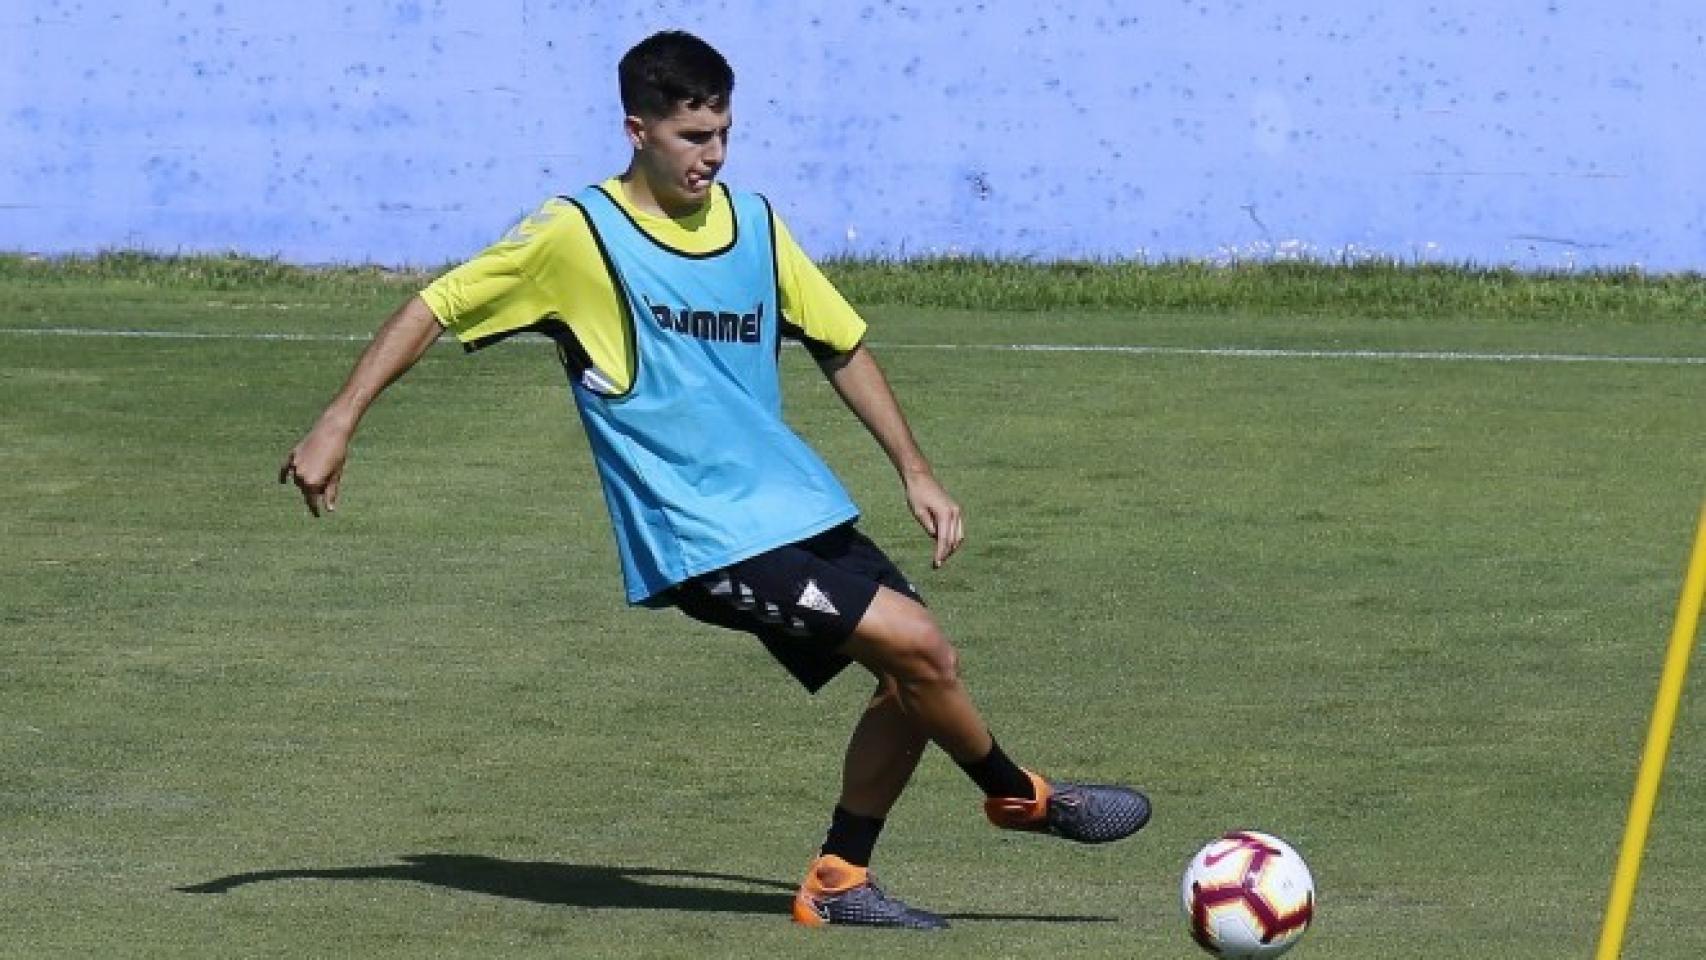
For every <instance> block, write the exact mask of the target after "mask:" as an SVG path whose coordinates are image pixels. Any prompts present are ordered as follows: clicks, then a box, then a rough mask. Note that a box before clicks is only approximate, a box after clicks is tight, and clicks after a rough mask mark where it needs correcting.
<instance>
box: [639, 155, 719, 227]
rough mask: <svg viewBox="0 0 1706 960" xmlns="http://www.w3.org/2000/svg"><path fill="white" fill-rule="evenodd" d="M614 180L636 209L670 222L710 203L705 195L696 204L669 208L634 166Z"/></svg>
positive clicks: (696, 211)
mask: <svg viewBox="0 0 1706 960" xmlns="http://www.w3.org/2000/svg"><path fill="white" fill-rule="evenodd" d="M616 179H617V180H618V181H619V182H620V183H621V184H622V192H623V193H624V194H625V195H626V196H627V197H628V202H629V203H631V204H633V205H634V207H635V208H636V209H638V210H640V211H643V212H645V213H650V214H653V215H656V216H660V217H668V218H670V219H671V220H680V219H683V218H685V217H690V216H692V215H693V214H695V213H698V212H699V211H700V209H701V208H703V207H704V206H705V204H707V203H709V202H710V197H709V195H707V196H706V198H705V199H704V200H701V201H698V202H694V203H687V204H684V205H680V206H670V205H668V204H666V203H665V202H664V200H663V199H662V197H660V196H659V195H658V191H657V190H654V189H653V188H652V184H651V181H650V180H648V179H646V175H645V174H644V173H643V172H641V171H640V169H639V167H638V166H637V165H634V164H629V166H628V169H627V171H626V172H625V173H623V174H622V175H621V176H620V177H617V178H616Z"/></svg>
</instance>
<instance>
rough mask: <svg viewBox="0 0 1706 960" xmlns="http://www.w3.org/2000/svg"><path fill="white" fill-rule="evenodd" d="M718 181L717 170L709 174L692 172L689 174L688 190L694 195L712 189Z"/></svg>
mask: <svg viewBox="0 0 1706 960" xmlns="http://www.w3.org/2000/svg"><path fill="white" fill-rule="evenodd" d="M716 179H717V172H716V171H715V170H713V171H711V172H709V173H699V172H696V171H690V172H689V173H688V174H687V189H689V190H691V191H693V192H694V193H698V192H699V191H701V190H704V189H707V188H708V187H710V186H711V184H712V183H714V182H716Z"/></svg>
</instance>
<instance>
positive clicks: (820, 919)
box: [794, 854, 948, 930]
mask: <svg viewBox="0 0 1706 960" xmlns="http://www.w3.org/2000/svg"><path fill="white" fill-rule="evenodd" d="M794 922H795V923H799V924H804V925H805V926H808V927H828V926H837V927H840V926H847V927H900V928H903V929H907V930H941V929H944V928H945V927H947V925H948V921H947V920H945V919H943V918H941V917H939V916H937V915H936V914H934V913H927V912H925V911H923V910H918V909H915V908H913V907H909V906H907V905H906V904H904V903H902V902H901V901H899V900H896V899H895V898H893V897H891V896H889V895H888V894H886V893H884V892H883V891H882V888H881V887H878V886H877V882H876V879H875V878H873V877H872V876H871V872H870V871H869V870H867V869H866V868H864V867H858V866H854V865H853V864H851V863H848V862H847V861H845V860H843V859H841V858H840V857H837V856H834V855H832V854H824V855H822V856H820V857H818V858H817V859H816V860H813V861H812V865H811V867H810V869H808V870H807V871H806V879H805V882H804V883H802V884H800V891H799V892H798V893H796V894H794Z"/></svg>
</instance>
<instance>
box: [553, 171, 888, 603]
mask: <svg viewBox="0 0 1706 960" xmlns="http://www.w3.org/2000/svg"><path fill="white" fill-rule="evenodd" d="M723 189H725V190H726V189H727V188H723ZM728 197H729V202H730V204H731V206H732V207H733V214H734V238H733V240H732V241H731V242H730V244H729V245H728V246H727V247H725V248H723V249H722V250H718V251H715V252H712V253H708V254H689V253H682V252H680V251H678V250H675V249H673V248H671V247H668V246H665V245H664V244H662V243H660V242H659V241H657V240H656V239H654V238H653V237H652V236H651V235H650V234H648V233H646V232H645V231H644V230H642V229H641V228H640V227H639V225H638V224H636V223H635V222H634V221H633V220H632V219H631V218H630V217H629V216H628V214H627V213H626V212H625V211H624V210H623V209H622V208H621V207H619V206H618V205H617V204H616V201H615V200H613V199H612V198H611V197H610V196H609V195H607V194H606V193H605V192H604V191H603V190H602V189H601V188H599V187H588V188H586V189H585V190H583V191H581V192H580V193H579V194H578V195H577V196H575V197H573V198H572V200H573V202H574V203H575V204H576V205H577V206H578V207H580V208H581V210H582V211H583V212H584V213H585V214H586V218H587V222H588V223H589V224H591V226H592V231H593V236H594V237H595V239H597V241H598V244H599V248H600V250H601V252H602V253H603V254H604V258H605V266H606V267H607V268H608V269H609V271H610V276H611V280H612V282H613V283H614V285H615V287H616V290H617V292H618V295H619V296H620V297H621V298H622V299H623V300H624V301H625V306H626V309H627V314H628V318H627V319H628V325H629V329H630V331H631V332H630V336H631V337H632V338H633V346H634V349H633V351H632V356H633V357H634V358H635V359H634V362H635V365H636V366H635V371H634V376H633V380H632V386H631V387H630V389H629V390H628V392H626V393H622V394H610V393H604V392H600V391H597V390H595V389H593V388H592V387H590V386H588V384H587V383H585V382H582V380H581V379H579V378H576V377H573V376H571V377H570V383H571V384H572V385H573V392H574V397H575V405H576V407H577V408H578V409H579V410H580V415H581V421H582V422H583V423H584V424H585V425H586V432H587V437H588V440H589V442H590V444H591V447H592V453H593V459H594V461H595V462H596V463H597V465H598V474H599V479H600V481H601V483H602V485H603V488H604V501H605V505H606V506H608V507H609V509H610V520H611V524H612V526H613V527H614V529H615V533H616V548H617V552H618V553H619V555H620V557H621V561H622V579H623V582H624V584H625V585H626V588H627V595H628V602H629V603H641V602H644V601H645V600H647V599H649V598H652V597H654V596H655V595H656V594H658V593H659V592H660V591H663V590H665V589H667V588H669V587H670V586H673V585H674V584H677V583H680V582H681V581H683V580H686V579H687V578H689V577H692V576H696V575H698V574H701V573H707V572H710V571H712V570H716V569H718V568H720V567H725V566H727V565H729V564H731V563H734V562H735V561H737V560H742V559H745V558H747V557H750V556H753V555H755V554H759V553H763V552H764V551H766V550H770V549H773V548H775V547H779V546H782V545H784V544H788V543H793V542H795V541H797V540H803V539H805V538H806V537H810V536H812V535H814V534H817V533H821V532H822V531H824V530H827V529H829V528H831V527H834V526H836V525H838V524H841V523H845V522H846V521H848V520H851V519H854V518H855V517H857V516H858V515H859V510H858V507H857V506H855V505H854V503H853V500H852V498H851V497H849V496H848V495H847V491H846V490H845V489H843V488H842V486H841V483H840V481H838V480H837V479H836V478H835V475H834V474H833V473H831V472H830V470H829V467H828V466H826V465H825V464H824V462H823V460H822V459H821V458H820V457H819V456H818V455H817V453H816V452H815V451H813V450H812V448H811V447H810V446H808V445H807V444H806V443H805V441H803V440H801V439H800V438H799V436H798V435H796V434H795V433H794V431H793V430H791V429H790V428H789V427H788V425H787V424H786V423H784V422H783V420H782V395H781V387H780V383H779V380H778V370H777V360H778V353H779V349H780V335H781V315H780V314H781V311H780V304H779V297H780V294H779V292H778V290H777V286H776V284H777V279H776V253H775V238H774V235H773V233H772V227H771V219H770V206H769V203H768V202H766V201H765V199H764V198H763V197H761V196H759V195H757V194H747V193H735V192H733V191H728Z"/></svg>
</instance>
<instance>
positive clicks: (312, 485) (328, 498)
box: [278, 422, 349, 517]
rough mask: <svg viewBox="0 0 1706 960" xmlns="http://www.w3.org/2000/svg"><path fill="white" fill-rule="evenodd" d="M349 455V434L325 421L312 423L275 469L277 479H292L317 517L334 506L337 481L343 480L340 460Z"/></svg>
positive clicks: (282, 480)
mask: <svg viewBox="0 0 1706 960" xmlns="http://www.w3.org/2000/svg"><path fill="white" fill-rule="evenodd" d="M348 457H349V434H347V433H344V432H342V431H339V430H336V429H333V428H331V427H330V426H329V425H327V424H325V423H323V422H322V423H318V424H315V426H314V429H313V430H311V431H309V432H308V436H306V437H303V438H302V442H301V443H298V444H297V445H296V446H295V447H294V448H292V449H291V451H290V453H289V454H288V455H286V456H285V458H284V463H283V464H281V465H280V466H279V468H278V482H279V483H287V482H290V481H295V483H296V487H297V489H299V490H301V491H302V500H303V502H304V503H306V504H307V505H308V512H309V513H311V514H313V515H314V516H316V517H318V516H320V512H321V511H322V510H325V511H326V512H328V513H330V512H332V511H334V510H336V509H337V508H338V484H340V483H341V482H342V481H343V477H344V461H345V460H346V459H347V458H348Z"/></svg>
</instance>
